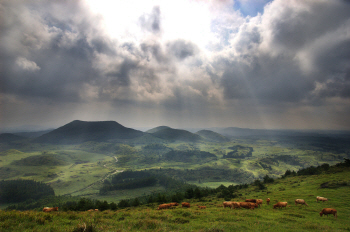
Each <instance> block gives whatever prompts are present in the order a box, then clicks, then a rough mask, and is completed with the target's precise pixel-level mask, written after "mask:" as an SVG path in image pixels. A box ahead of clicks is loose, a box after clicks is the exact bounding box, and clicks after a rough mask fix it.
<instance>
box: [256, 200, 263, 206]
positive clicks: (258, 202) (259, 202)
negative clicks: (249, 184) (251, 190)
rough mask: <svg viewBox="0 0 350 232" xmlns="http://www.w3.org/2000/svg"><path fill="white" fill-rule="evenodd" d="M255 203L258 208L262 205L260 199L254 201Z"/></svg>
mask: <svg viewBox="0 0 350 232" xmlns="http://www.w3.org/2000/svg"><path fill="white" fill-rule="evenodd" d="M256 203H257V204H258V206H259V207H260V205H262V203H263V200H262V199H256Z"/></svg>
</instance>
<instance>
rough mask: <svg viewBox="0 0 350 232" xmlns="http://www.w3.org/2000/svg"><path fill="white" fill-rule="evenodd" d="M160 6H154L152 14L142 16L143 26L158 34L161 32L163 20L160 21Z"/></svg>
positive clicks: (141, 22)
mask: <svg viewBox="0 0 350 232" xmlns="http://www.w3.org/2000/svg"><path fill="white" fill-rule="evenodd" d="M160 15H161V11H160V7H159V6H155V7H153V10H152V13H151V14H145V15H142V16H141V17H140V19H139V20H140V24H141V27H142V28H143V29H145V30H147V31H149V32H152V33H154V34H158V33H160V32H161V22H160Z"/></svg>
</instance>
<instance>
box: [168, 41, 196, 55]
mask: <svg viewBox="0 0 350 232" xmlns="http://www.w3.org/2000/svg"><path fill="white" fill-rule="evenodd" d="M168 50H169V52H170V53H171V54H173V55H174V56H175V57H176V58H177V59H178V60H184V59H186V58H187V57H190V56H194V55H195V54H196V53H197V52H198V48H197V46H196V45H195V44H193V43H191V42H189V41H185V40H180V39H179V40H175V41H172V42H170V43H169V44H168Z"/></svg>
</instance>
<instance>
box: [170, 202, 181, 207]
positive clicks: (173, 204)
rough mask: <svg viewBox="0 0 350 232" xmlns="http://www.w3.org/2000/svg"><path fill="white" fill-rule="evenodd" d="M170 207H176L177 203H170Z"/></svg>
mask: <svg viewBox="0 0 350 232" xmlns="http://www.w3.org/2000/svg"><path fill="white" fill-rule="evenodd" d="M170 205H171V206H178V205H179V203H177V202H172V203H170Z"/></svg>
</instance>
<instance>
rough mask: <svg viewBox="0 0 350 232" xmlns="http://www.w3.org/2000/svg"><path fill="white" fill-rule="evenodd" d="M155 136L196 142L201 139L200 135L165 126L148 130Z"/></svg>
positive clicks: (170, 139)
mask: <svg viewBox="0 0 350 232" xmlns="http://www.w3.org/2000/svg"><path fill="white" fill-rule="evenodd" d="M148 133H150V134H152V135H153V136H155V137H158V138H161V139H165V140H168V141H172V142H174V141H182V142H198V141H200V140H202V138H201V136H199V135H196V134H193V133H191V132H189V131H186V130H179V129H173V128H170V127H166V126H161V127H156V128H154V129H151V130H149V131H148Z"/></svg>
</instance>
